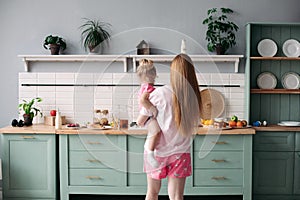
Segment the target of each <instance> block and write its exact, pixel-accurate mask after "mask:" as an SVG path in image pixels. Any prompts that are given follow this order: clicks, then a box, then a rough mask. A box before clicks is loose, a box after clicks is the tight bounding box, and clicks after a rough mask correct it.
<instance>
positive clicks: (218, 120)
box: [214, 118, 226, 129]
mask: <svg viewBox="0 0 300 200" xmlns="http://www.w3.org/2000/svg"><path fill="white" fill-rule="evenodd" d="M214 121H215V122H214V128H218V129H220V128H225V127H226V123H225V122H224V119H223V118H215V120H214Z"/></svg>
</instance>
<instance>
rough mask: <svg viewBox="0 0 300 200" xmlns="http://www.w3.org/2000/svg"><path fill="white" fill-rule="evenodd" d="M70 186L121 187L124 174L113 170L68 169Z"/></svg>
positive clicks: (123, 181)
mask: <svg viewBox="0 0 300 200" xmlns="http://www.w3.org/2000/svg"><path fill="white" fill-rule="evenodd" d="M69 173H70V175H69V176H70V177H69V178H70V185H72V186H88V185H98V186H122V185H124V183H125V174H124V173H122V172H121V171H118V170H113V169H70V171H69Z"/></svg>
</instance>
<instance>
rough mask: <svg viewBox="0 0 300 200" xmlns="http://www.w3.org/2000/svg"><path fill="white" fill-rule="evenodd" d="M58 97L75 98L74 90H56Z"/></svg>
mask: <svg viewBox="0 0 300 200" xmlns="http://www.w3.org/2000/svg"><path fill="white" fill-rule="evenodd" d="M55 96H56V98H58V99H60V98H63V99H73V98H74V92H73V91H71V92H56V93H55Z"/></svg>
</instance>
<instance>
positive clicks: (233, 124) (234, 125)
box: [228, 120, 237, 127]
mask: <svg viewBox="0 0 300 200" xmlns="http://www.w3.org/2000/svg"><path fill="white" fill-rule="evenodd" d="M236 124H237V122H236V121H233V120H231V121H229V122H228V125H229V126H230V127H236Z"/></svg>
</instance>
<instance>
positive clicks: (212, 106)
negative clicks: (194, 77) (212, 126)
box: [200, 89, 225, 119]
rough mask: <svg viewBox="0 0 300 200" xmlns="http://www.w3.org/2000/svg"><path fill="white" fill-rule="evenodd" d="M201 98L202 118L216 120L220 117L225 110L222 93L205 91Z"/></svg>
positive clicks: (202, 92)
mask: <svg viewBox="0 0 300 200" xmlns="http://www.w3.org/2000/svg"><path fill="white" fill-rule="evenodd" d="M200 96H201V118H202V119H214V118H216V117H220V116H221V115H222V114H223V112H224V109H225V99H224V96H223V94H222V93H221V92H219V91H217V90H214V89H204V90H202V91H201V92H200Z"/></svg>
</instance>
